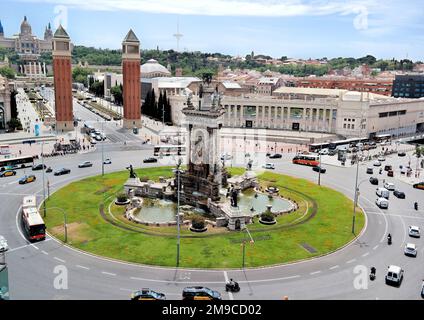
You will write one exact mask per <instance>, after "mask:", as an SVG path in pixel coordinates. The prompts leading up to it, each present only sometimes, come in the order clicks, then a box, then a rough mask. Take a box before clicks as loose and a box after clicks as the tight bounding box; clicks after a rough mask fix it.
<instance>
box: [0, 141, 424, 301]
mask: <svg viewBox="0 0 424 320" xmlns="http://www.w3.org/2000/svg"><path fill="white" fill-rule="evenodd" d="M151 153H152V151H151V150H148V149H146V150H141V151H124V152H123V151H120V150H119V149H115V150H113V149H111V150H109V151H108V157H110V158H111V159H113V163H112V165H110V166H108V167H106V170H105V172H106V174H109V173H110V174H117V173H115V172H117V171H120V170H122V168H124V167H125V166H126V165H128V163H129V162H130V163H137V161H139V159H140V157H148V156H150V155H151ZM291 157H292V155H286V156H284V158H283V159H280V160H278V161H276V169H275V172H276V173H281V174H283V175H291V176H294V177H296V178H300V179H301V181H304V183H305V184H306V183H307V182H308V183H311V184H313V185H315V186H316V176H314V175H312V174H311V170H310V168H308V167H303V166H297V165H294V164H292V163H291ZM86 160H89V161H92V162H93V163H94V165H93V168H92V169H89V170H85V169H80V170H79V169H78V167H77V163H79V162H81V161H86ZM47 165H49V166H52V167H59V166H65V167H68V168H70V169H71V174H70V175H68V176H60V177H49V178H48V179H49V181H50V187H51V192H52V193H51V195H54V193H53V192H55V191H57V190H61V189H62V188H63V187H66V186H68V185H70V184H71V183H72V182H78V181H81V179H85V178H90V177H93V176H96V175H97V174H100V173H101V154H100V153H99V152H95V153H91V154H85V155H72V156H69V157H66V158H63V159H50V160H48V163H47ZM145 168H150V165H142V169H141V170H144V169H145ZM365 169H366V164H364V166H363V167H362V166H361V170H360V176H359V178H360V179H361V180H363V179H367V175H366V174H365ZM354 173H355V172H354V169H352V168H336V167H334V168H331V170H328V171H327V173H326V175H325V176H323V177H322V185H323V186H326V187H329V188H331V189H334V190H336V191H338V192H341V193H342V194H344V195H345V196H347V197H348V198H350V199H352V198H353V196H354V193H353V187H352V186H354V182H355V181H354V176H355V174H354ZM163 174H165V172H164V173H163ZM35 175H36V176H37V180H36V182H35V183H33V184H28V185H18V184H17V183H15V180H16V179H14V178H13V177H8V178H3V180H1V181H2V183H3V184H2V186H3V189H2V190H1V192H0V200H1V201H2V203H4V205H3V206H0V217H1V219H2V220H1V221H2V222H3V223H2V224H0V233H1V234H2V235H4V236H5V237H6V238H7V240H8V243H9V247H10V250H9V252H7V254H6V259H7V263H8V265H9V282H10V294H11V298H12V299H128V297H129V295H130V293H131V292H133V291H135V290H139V289H140V288H143V287H149V288H152V289H155V290H157V291H159V292H163V293H165V294H166V296H167V298H168V299H180V297H181V290H182V288H183V287H185V286H190V285H205V286H208V287H209V288H211V289H214V290H218V291H220V292H221V293H222V294H223V299H281V298H282V297H283V296H285V295H287V296H289V299H291V300H292V299H341V298H342V299H376V298H379V299H396V298H400V297H401V298H404V299H418V298H419V294H418V293H419V290H420V285H421V282H420V281H419V280H420V279H422V274H421V273H422V272H421V269H420V268H417V264H419V263H420V262H422V261H423V259H424V253H423V251H422V248H423V245H422V239H418V241H417V244H418V248H419V254H418V257H417V258H416V259H411V258H408V257H405V256H404V255H403V246H404V244H405V242H406V241H407V238H406V236H405V230H406V229H407V226H408V224H418V225H421V223H422V222H423V217H422V216H421V214H422V213H420V212H414V210H413V208H412V204H411V209H410V210H408V209H405V205H404V201H405V200H399V199H393V200H391V206H390V208H389V209H388V210H385V211H384V213H383V212H382V211H381V210H379V209H378V208H376V207H375V205H374V203H373V201H374V195H373V194H374V192H375V187H374V186H372V185H370V184H363V186H362V188H361V195H360V197H359V205H360V206H361V208H363V209H364V211H365V213H366V222H365V227H364V232H363V233H362V234H359V233H358V232H357V230H356V232H355V234H356V235H357V236H358V238H356V239H355V240H353V241H352V242H350V243H349V244H348V245H347V246H345V247H343V248H341V249H340V250H337V251H335V252H334V253H331V254H328V255H325V256H322V257H317V258H313V259H309V260H302V261H299V262H296V263H288V264H284V265H278V266H269V267H261V268H244V269H243V268H241V254H242V248H241V244H240V242H238V241H237V242H235V243H234V245H235V246H236V247H237V248H238V251H237V257H238V259H236V260H237V263H238V265H239V266H238V267H237V266H236V269H234V268H224V269H221V270H216V269H215V270H212V269H197V268H175V267H158V266H148V265H140V264H134V263H126V262H122V261H118V260H115V259H110V258H104V257H100V256H97V255H94V254H89V253H87V251H85V250H84V249H83V250H79V249H75V248H74V247H71V246H69V245H67V244H64V243H63V242H62V241H57V240H56V239H55V238H52V237H49V236H48V237H47V239H46V240H45V241H43V242H37V243H32V244H31V243H29V242H28V241H27V240H26V238H25V237H24V235H23V231H22V227H21V226H20V221H19V212H20V204H21V202H22V197H23V196H25V195H31V194H36V195H37V197H38V201H39V203H40V202H41V201H42V194H43V192H42V184H41V181H42V177H41V173H40V172H36V173H35ZM125 177H126V176H125V175H124V176H123V180H125ZM340 177H343V179H341V178H340ZM96 179H98V181H101V177H98V178H96ZM304 179H306V180H304ZM396 183H397V185H399V187H400V188H403V189H405V191H406V190H408V196H409V198H410V201H412V199H418V198H419V197H420V195H421V193H422V191H420V190H416V189H413V188H412V187H410V188H408V186H407V185H406V184H404V183H402V182H399V181H398V182H396ZM281 192H283V190H281ZM114 196H115V194H114ZM74 198H75V199H76V197H74ZM101 200H103V199H101ZM105 200H106V199H105ZM112 200H113V199H112V198H111V199H109V201H111V202H112ZM99 205H100V201H99V202H97V203H95V205H93V207H92V209H93V210H95V212H98V209H99ZM62 207H63V204H62ZM112 207H113V206H112ZM106 209H107V208H106ZM96 210H97V211H96ZM105 212H106V213H107V210H106V211H105ZM67 213H69V212H67ZM47 215H58V211H55V209H51V211H50V212H47ZM57 219H58V221H59V220H60V219H59V217H58V218H57ZM62 219H63V216H62ZM111 219H113V218H111ZM62 222H63V220H62ZM254 225H255V227H256V226H258V227H259V225H260V224H259V223H256V221H255V223H254ZM252 226H253V225H250V227H249V229H250V228H251V227H252ZM261 226H262V225H261ZM276 226H279V224H277V225H274V226H271V227H276ZM48 227H49V228H50V227H51V226H49V225H48ZM109 227H112V225H110V226H108V228H109ZM140 227H141V226H140ZM82 229H83V228H82ZM114 229H118V228H116V227H115V228H114ZM171 229H172V230H175V226H174V227H172V228H171ZM70 231H72V230H70ZM114 232H115V230H114ZM208 232H209V231H208ZM389 232H390V233H391V234H392V236H393V245H392V246H387V244H386V236H387V234H388V233H389ZM93 236H96V234H93ZM255 237H256V236H255ZM103 238H106V236H103ZM256 238H257V239H256V243H255V245H254V246H255V247H256V245H257V244H260V243H266V242H267V241H268V240H266V239H267V238H268V237H267V236H262V237H261V238H259V237H256ZM174 239H175V238H174ZM125 240H126V238H125V237H124V238H123V239H120V243H125ZM193 240H198V239H193ZM103 241H105V240H103ZM99 242H101V240H99ZM137 244H140V243H137ZM420 244H421V245H420ZM249 246H250V245H247V246H246V249H249ZM172 248H175V242H174V241H173V242H172ZM160 249H161V248H158V250H160ZM171 252H172V254H173V257H175V253H174V250H172V251H171ZM168 260H169V261H173V262H174V263H175V260H174V259H168ZM170 263H171V262H170ZM389 264H397V265H401V266H402V267H403V268H404V270H405V280H404V283H403V284H402V286H401V287H400V288H393V287H388V286H387V285H385V284H384V277H383V273H384V271H383V270H385V269H386V268H387V265H389ZM174 265H175V264H174ZM58 266H63V267H66V269H67V272H68V276H69V286H68V288H67V289H66V290H57V289H55V288H54V281H55V277H56V276H57V274H56V273H55V270H56V268H57V267H58ZM371 266H375V267H376V268H377V278H376V280H375V281H373V282H372V283H369V284H368V287H367V289H366V290H358V289H356V288H355V286H354V285H353V284H354V281H355V278H356V277H357V276H358V273H357V268H359V267H362V268H369V267H371ZM229 278H234V279H236V280H237V281H238V282H239V283H240V285H241V287H242V290H241V291H240V292H238V293H237V294H234V295H232V296H230V295H228V294H226V293H225V292H223V287H224V284H225V282H226V280H227V279H229Z"/></svg>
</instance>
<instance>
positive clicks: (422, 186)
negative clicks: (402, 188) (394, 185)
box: [413, 182, 424, 190]
mask: <svg viewBox="0 0 424 320" xmlns="http://www.w3.org/2000/svg"><path fill="white" fill-rule="evenodd" d="M413 187H414V188H415V189H421V190H424V182H418V183H414V185H413Z"/></svg>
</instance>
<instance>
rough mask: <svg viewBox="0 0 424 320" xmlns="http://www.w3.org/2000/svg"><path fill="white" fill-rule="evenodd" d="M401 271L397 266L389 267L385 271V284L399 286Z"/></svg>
mask: <svg viewBox="0 0 424 320" xmlns="http://www.w3.org/2000/svg"><path fill="white" fill-rule="evenodd" d="M403 273H404V271H403V269H402V268H401V267H398V266H394V265H391V266H389V267H388V269H387V274H386V278H385V280H386V284H395V285H397V286H400V284H401V283H402V280H403Z"/></svg>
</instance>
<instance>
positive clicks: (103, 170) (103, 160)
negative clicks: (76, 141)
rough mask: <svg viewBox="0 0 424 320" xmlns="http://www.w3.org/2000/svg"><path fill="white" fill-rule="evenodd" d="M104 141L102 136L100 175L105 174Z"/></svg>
mask: <svg viewBox="0 0 424 320" xmlns="http://www.w3.org/2000/svg"><path fill="white" fill-rule="evenodd" d="M102 134H104V121H102ZM104 144H105V141H104V140H103V137H102V176H104V175H105V152H104Z"/></svg>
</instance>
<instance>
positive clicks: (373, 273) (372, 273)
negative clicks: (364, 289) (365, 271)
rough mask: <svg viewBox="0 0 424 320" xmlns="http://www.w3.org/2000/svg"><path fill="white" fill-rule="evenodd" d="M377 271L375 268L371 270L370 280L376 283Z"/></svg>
mask: <svg viewBox="0 0 424 320" xmlns="http://www.w3.org/2000/svg"><path fill="white" fill-rule="evenodd" d="M376 271H377V270H376V269H375V268H374V267H372V268H371V272H370V280H371V281H374V280H375V277H376V276H375V273H376Z"/></svg>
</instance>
